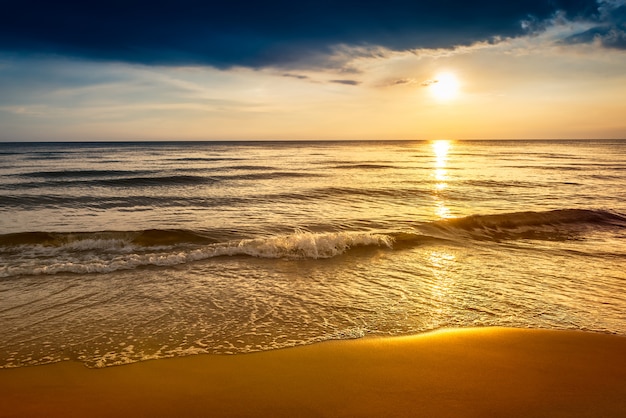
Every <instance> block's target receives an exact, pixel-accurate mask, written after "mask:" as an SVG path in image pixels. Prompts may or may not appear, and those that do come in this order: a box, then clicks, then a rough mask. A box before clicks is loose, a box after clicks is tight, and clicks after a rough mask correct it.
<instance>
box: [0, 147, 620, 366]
mask: <svg viewBox="0 0 626 418" xmlns="http://www.w3.org/2000/svg"><path fill="white" fill-rule="evenodd" d="M625 287H626V141H599V140H598V141H567V140H562V141H521V140H519V141H461V140H440V141H369V142H365V141H362V142H359V141H347V142H324V141H307V142H298V141H285V142H157V143H154V142H152V143H147V142H137V143H133V142H128V143H117V142H116V143H114V142H111V143H20V144H15V143H0V367H2V368H10V367H22V366H30V365H37V364H46V363H52V362H58V361H67V360H73V361H80V362H82V363H84V364H85V365H86V366H88V367H106V366H112V365H119V364H126V363H132V362H136V361H141V360H147V359H158V358H167V357H175V356H185V355H192V354H201V353H211V354H241V353H249V352H254V351H263V350H271V349H279V348H284V347H291V346H297V345H303V344H312V343H316V342H321V341H325V340H332V339H349V338H361V337H367V336H393V335H406V334H416V333H422V332H427V331H430V330H434V329H439V328H446V327H456V328H463V327H482V326H505V327H520V328H545V329H573V330H583V331H589V332H599V333H612V334H619V335H626V291H625Z"/></svg>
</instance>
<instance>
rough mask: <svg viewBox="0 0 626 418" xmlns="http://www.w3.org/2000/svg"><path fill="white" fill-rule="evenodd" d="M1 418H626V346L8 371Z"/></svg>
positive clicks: (516, 339) (316, 354)
mask: <svg viewBox="0 0 626 418" xmlns="http://www.w3.org/2000/svg"><path fill="white" fill-rule="evenodd" d="M0 416H2V417H13V416H15V417H25V416H33V417H39V416H59V417H72V416H75V417H122V416H145V417H159V416H166V417H170V416H171V417H277V416H278V417H281V416H282V417H318V416H326V417H355V416H370V417H402V416H406V417H525V418H528V417H594V418H595V417H626V338H624V337H618V336H610V335H602V334H593V333H583V332H566V331H540V330H517V329H502V328H481V329H469V330H450V331H438V332H433V333H428V334H424V335H419V336H411V337H396V338H381V339H378V338H366V339H361V340H351V341H335V342H327V343H321V344H315V345H311V346H306V347H297V348H291V349H285V350H277V351H269V352H262V353H255V354H246V355H235V356H220V355H201V356H192V357H186V358H176V359H167V360H156V361H146V362H142V363H135V364H131V365H126V366H119V367H110V368H106V369H87V368H85V367H84V366H82V365H81V364H79V363H74V362H64V363H57V364H52V365H46V366H37V367H27V368H19V369H5V370H0Z"/></svg>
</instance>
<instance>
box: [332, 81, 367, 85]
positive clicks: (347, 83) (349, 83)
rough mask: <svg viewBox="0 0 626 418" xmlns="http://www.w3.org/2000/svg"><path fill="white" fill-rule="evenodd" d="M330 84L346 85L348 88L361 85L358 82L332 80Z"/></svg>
mask: <svg viewBox="0 0 626 418" xmlns="http://www.w3.org/2000/svg"><path fill="white" fill-rule="evenodd" d="M330 82H331V83H337V84H345V85H347V86H357V85H359V84H361V82H360V81H357V80H330Z"/></svg>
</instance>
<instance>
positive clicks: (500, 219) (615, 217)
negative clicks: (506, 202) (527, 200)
mask: <svg viewBox="0 0 626 418" xmlns="http://www.w3.org/2000/svg"><path fill="white" fill-rule="evenodd" d="M624 227H626V216H624V215H621V214H618V213H615V212H610V211H603V210H587V209H556V210H551V211H543V212H532V211H527V212H510V213H502V214H493V215H472V216H467V217H463V218H453V219H445V220H441V221H436V222H432V223H430V224H429V225H426V226H425V229H427V230H428V229H430V230H436V231H440V232H442V233H444V234H445V235H448V236H449V235H451V234H452V235H459V234H462V235H465V236H468V237H470V238H473V239H488V240H495V241H499V240H505V239H542V240H567V239H570V238H572V237H573V236H575V235H577V234H580V233H582V232H584V231H585V230H589V229H594V228H624Z"/></svg>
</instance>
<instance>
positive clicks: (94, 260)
mask: <svg viewBox="0 0 626 418" xmlns="http://www.w3.org/2000/svg"><path fill="white" fill-rule="evenodd" d="M392 244H393V239H392V237H390V236H388V235H384V234H375V233H369V232H329V233H313V232H307V231H296V232H294V233H293V234H288V235H281V236H274V237H268V238H253V239H241V240H230V241H226V242H214V240H213V239H212V238H210V237H208V236H206V235H204V234H199V233H196V232H192V231H180V230H173V231H164V230H148V231H141V232H95V233H76V234H75V233H65V234H59V233H48V232H32V233H20V234H7V235H3V236H0V250H3V251H0V256H2V255H3V254H5V255H8V256H9V257H10V256H11V255H15V254H17V253H19V254H20V257H19V259H20V263H19V264H13V263H6V265H4V266H3V265H2V264H0V277H3V278H7V277H13V276H22V275H42V274H57V273H109V272H113V271H117V270H130V269H135V268H138V267H142V266H151V265H152V266H173V265H179V264H186V263H189V262H193V261H200V260H206V259H209V258H214V257H222V256H252V257H259V258H286V259H305V258H309V259H321V258H331V257H335V256H337V255H340V254H343V253H345V252H346V251H348V250H349V249H351V248H355V247H366V246H379V247H380V246H383V247H388V248H391V246H392ZM2 247H4V248H2ZM0 260H1V258H0Z"/></svg>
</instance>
